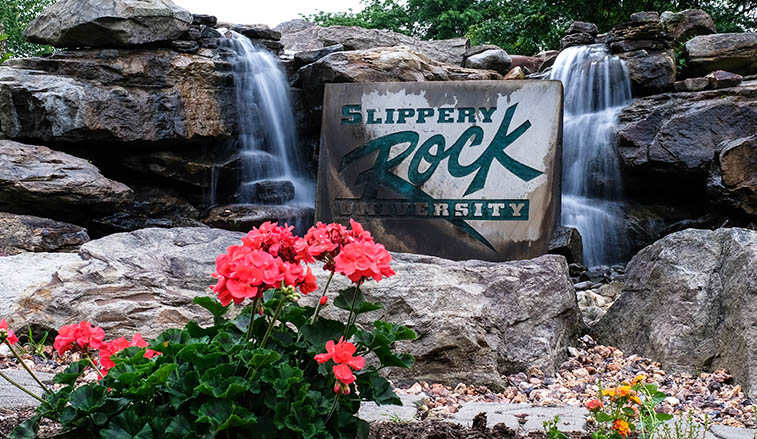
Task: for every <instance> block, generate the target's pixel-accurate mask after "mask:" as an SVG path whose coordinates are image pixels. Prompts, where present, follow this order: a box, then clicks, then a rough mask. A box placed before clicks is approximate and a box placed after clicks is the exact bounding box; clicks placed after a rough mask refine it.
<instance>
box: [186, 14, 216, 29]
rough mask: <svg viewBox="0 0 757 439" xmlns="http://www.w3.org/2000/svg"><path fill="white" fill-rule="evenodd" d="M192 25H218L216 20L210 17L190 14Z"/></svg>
mask: <svg viewBox="0 0 757 439" xmlns="http://www.w3.org/2000/svg"><path fill="white" fill-rule="evenodd" d="M192 24H194V25H197V26H210V27H215V26H216V24H218V18H216V17H214V16H212V15H204V14H192Z"/></svg>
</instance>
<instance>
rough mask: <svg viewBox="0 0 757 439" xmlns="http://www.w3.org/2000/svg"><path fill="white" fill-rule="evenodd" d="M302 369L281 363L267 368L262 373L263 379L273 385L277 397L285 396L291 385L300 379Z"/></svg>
mask: <svg viewBox="0 0 757 439" xmlns="http://www.w3.org/2000/svg"><path fill="white" fill-rule="evenodd" d="M302 376H303V373H302V370H300V369H298V368H296V367H292V366H290V365H289V364H287V363H281V364H279V365H278V366H276V367H275V368H271V369H267V370H266V371H265V373H264V374H263V381H265V382H267V383H270V384H272V385H273V389H274V390H275V391H276V396H277V397H278V398H285V397H286V396H287V393H288V392H289V390H290V389H291V388H292V386H293V385H295V384H297V383H299V382H300V381H302Z"/></svg>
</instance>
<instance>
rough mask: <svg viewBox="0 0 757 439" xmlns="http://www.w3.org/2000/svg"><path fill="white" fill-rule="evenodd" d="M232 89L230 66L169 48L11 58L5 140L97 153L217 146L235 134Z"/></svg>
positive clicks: (5, 78)
mask: <svg viewBox="0 0 757 439" xmlns="http://www.w3.org/2000/svg"><path fill="white" fill-rule="evenodd" d="M5 66H9V67H5ZM10 67H13V68H10ZM232 84H233V81H232V77H231V65H230V64H229V63H227V62H225V61H222V60H220V59H208V58H206V57H203V56H199V55H189V54H181V53H177V52H175V51H172V50H168V49H150V50H146V49H145V50H125V49H107V50H81V51H75V52H74V51H66V52H57V53H55V54H54V55H52V56H50V57H44V58H23V59H14V60H11V61H9V62H7V63H5V64H3V66H2V67H0V108H3V109H4V111H2V112H0V137H3V136H4V137H8V138H23V139H32V140H38V141H44V142H55V143H58V144H60V143H67V144H76V146H78V147H83V146H87V145H96V146H97V148H92V149H93V150H94V151H95V152H98V151H102V150H103V149H104V148H102V145H103V143H104V142H115V143H125V144H129V145H138V144H142V146H144V144H146V143H151V142H152V143H160V144H162V145H174V144H180V145H182V146H186V144H187V143H188V142H198V141H208V140H212V141H215V142H218V141H220V140H225V139H227V138H229V137H230V136H231V135H232V133H233V132H234V131H235V130H236V122H235V121H236V113H235V110H234V108H233V106H232V104H231V102H233V99H232V94H233V86H232ZM124 149H125V150H127V151H128V150H129V149H134V148H124ZM123 152H124V151H121V150H120V148H108V150H107V152H106V153H107V154H108V155H110V156H112V155H114V154H121V153H123Z"/></svg>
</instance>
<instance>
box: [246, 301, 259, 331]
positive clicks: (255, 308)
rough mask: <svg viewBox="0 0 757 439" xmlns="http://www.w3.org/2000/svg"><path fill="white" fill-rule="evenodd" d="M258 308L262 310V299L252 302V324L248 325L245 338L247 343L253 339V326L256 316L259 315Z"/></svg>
mask: <svg viewBox="0 0 757 439" xmlns="http://www.w3.org/2000/svg"><path fill="white" fill-rule="evenodd" d="M258 308H260V297H258V298H257V299H255V300H254V301H253V302H252V309H251V310H250V323H249V324H248V325H247V335H246V336H245V339H244V340H245V342H247V341H249V340H250V337H252V325H253V323H255V314H257V313H258Z"/></svg>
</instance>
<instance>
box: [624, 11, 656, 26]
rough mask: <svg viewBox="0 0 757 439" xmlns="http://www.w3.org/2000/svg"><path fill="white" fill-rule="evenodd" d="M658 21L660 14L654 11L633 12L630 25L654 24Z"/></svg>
mask: <svg viewBox="0 0 757 439" xmlns="http://www.w3.org/2000/svg"><path fill="white" fill-rule="evenodd" d="M658 21H660V14H658V13H657V12H656V11H645V12H634V13H633V14H631V23H655V22H658Z"/></svg>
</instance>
